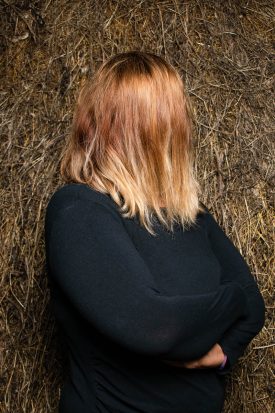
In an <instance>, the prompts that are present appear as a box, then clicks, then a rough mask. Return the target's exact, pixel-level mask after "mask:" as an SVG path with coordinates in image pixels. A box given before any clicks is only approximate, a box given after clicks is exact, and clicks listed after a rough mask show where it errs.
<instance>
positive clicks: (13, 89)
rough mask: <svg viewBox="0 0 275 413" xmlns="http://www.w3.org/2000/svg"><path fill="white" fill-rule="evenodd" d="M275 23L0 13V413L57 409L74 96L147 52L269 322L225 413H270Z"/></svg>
mask: <svg viewBox="0 0 275 413" xmlns="http://www.w3.org/2000/svg"><path fill="white" fill-rule="evenodd" d="M273 13H274V9H273V6H272V2H264V1H255V0H251V1H238V0H236V1H233V0H231V1H227V2H222V1H214V0H212V1H211V0H209V1H200V2H198V1H196V0H189V1H187V2H181V1H176V0H174V1H173V0H171V1H169V0H167V1H159V2H153V1H152V2H150V1H146V2H135V1H128V2H114V1H110V2H102V1H93V2H90V1H87V0H86V1H85V0H82V1H80V0H76V1H74V2H67V1H64V0H60V1H58V2H51V1H49V2H42V1H40V0H36V1H32V2H31V1H27V0H25V1H23V0H21V1H12V0H3V1H2V4H1V13H0V16H1V17H0V18H1V23H2V26H1V27H2V28H3V29H2V33H1V34H2V36H1V38H0V39H1V44H0V47H1V51H2V57H1V68H2V70H1V74H0V76H1V95H2V104H1V131H2V135H3V138H2V139H1V143H0V145H1V163H0V168H1V178H2V179H1V200H2V211H3V214H2V217H1V246H2V252H1V274H2V278H1V287H2V288H1V292H2V298H1V316H2V324H1V326H2V335H1V336H2V337H1V348H2V350H3V351H2V356H1V381H0V386H1V394H2V395H3V396H2V399H1V411H2V412H5V413H12V412H16V413H21V412H26V413H34V412H35V413H45V412H49V413H50V412H53V411H55V410H56V408H57V403H58V398H59V389H60V387H59V386H60V383H61V381H62V379H63V378H62V368H61V365H62V364H63V352H62V349H60V347H59V339H58V332H57V329H56V325H55V322H54V319H53V316H52V314H51V313H50V311H49V307H48V302H49V289H48V284H47V279H46V273H45V256H44V238H43V237H44V234H43V223H44V213H45V205H46V204H47V201H48V199H49V197H50V195H51V193H52V192H53V191H54V190H55V188H56V187H58V186H59V185H60V184H62V182H61V181H60V177H59V174H58V163H59V153H60V150H61V148H62V146H63V143H64V140H65V138H66V136H67V134H68V133H69V130H70V124H71V120H72V111H73V109H74V104H75V97H76V94H77V92H78V90H79V87H80V86H81V85H82V83H83V81H84V80H85V79H86V77H88V76H89V75H90V74H91V73H93V71H94V70H96V68H97V67H98V65H99V64H100V63H101V62H102V60H103V59H105V58H107V57H109V56H110V55H111V54H113V53H116V52H118V51H125V50H130V49H138V48H139V49H143V50H152V51H157V52H159V53H161V54H162V55H163V56H165V57H166V59H167V60H169V61H170V62H171V63H172V64H173V65H174V66H175V67H176V68H177V69H178V70H179V72H180V74H181V75H182V77H183V79H184V81H185V84H186V87H187V90H188V92H189V94H190V97H191V100H192V103H193V107H194V118H195V128H194V132H195V133H194V139H195V147H196V154H197V163H196V171H197V175H198V177H199V180H200V182H201V183H202V187H203V188H204V194H205V196H204V199H203V201H204V202H205V203H206V204H207V205H208V206H209V207H210V208H211V209H212V211H213V212H214V214H215V216H216V217H217V219H218V221H219V222H220V224H221V225H222V226H223V228H224V229H225V231H226V232H227V234H228V235H229V236H230V237H231V239H232V240H233V241H234V243H235V244H236V246H237V247H239V248H240V250H241V252H242V254H243V255H244V257H245V258H246V260H247V262H248V264H249V265H250V268H251V269H252V270H253V274H254V276H255V278H256V279H257V281H258V284H259V288H260V290H261V292H262V294H263V296H264V299H265V303H266V307H267V311H268V313H267V317H266V324H265V327H264V328H263V330H262V331H261V333H260V334H259V335H258V336H257V337H256V338H255V339H254V340H253V342H252V343H251V345H250V346H249V347H248V349H247V351H246V353H245V355H244V356H243V357H242V358H241V360H240V361H239V363H238V365H237V366H235V368H234V370H233V372H232V375H231V377H229V378H228V385H227V398H226V402H225V409H224V412H225V413H229V412H231V413H240V412H242V413H262V412H269V413H271V411H272V399H271V392H272V357H271V356H272V350H273V349H274V347H272V344H271V342H272V313H271V310H272V305H273V301H272V291H273V279H272V241H273V238H272V237H273V235H274V233H273V232H272V217H273V214H274V204H273V199H272V191H271V189H272V188H273V186H274V163H273V162H274V154H273V153H272V140H271V137H272V132H273V129H274V128H273V124H272V112H271V110H272V75H273V72H274V64H272V60H271V57H272V54H273V49H272V46H273V44H272V29H273V27H272V15H273ZM232 396H234V397H232Z"/></svg>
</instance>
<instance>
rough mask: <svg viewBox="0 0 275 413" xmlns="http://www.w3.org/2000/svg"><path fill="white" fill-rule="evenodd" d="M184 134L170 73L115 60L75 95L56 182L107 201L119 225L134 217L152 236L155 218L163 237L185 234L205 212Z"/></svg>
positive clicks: (130, 59) (156, 64) (159, 61)
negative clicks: (176, 229) (85, 188)
mask: <svg viewBox="0 0 275 413" xmlns="http://www.w3.org/2000/svg"><path fill="white" fill-rule="evenodd" d="M191 130H192V122H191V112H190V103H189V101H188V97H187V95H186V93H185V90H184V85H183V82H182V79H181V77H180V75H179V74H178V73H177V71H176V70H175V69H174V68H173V66H172V65H171V64H170V63H168V62H166V61H165V60H164V58H163V57H161V56H159V55H156V54H154V53H150V52H144V51H128V52H124V53H119V54H116V55H115V56H112V57H111V58H109V59H108V60H107V61H105V62H104V63H102V64H101V66H100V67H99V69H98V70H97V71H96V72H95V73H94V74H93V76H92V78H91V79H88V80H86V83H85V84H84V86H83V87H82V89H81V90H80V93H79V97H78V100H77V104H76V108H75V112H74V117H73V122H72V131H71V134H70V136H69V139H68V141H67V143H66V145H65V146H64V148H63V151H62V155H61V165H60V172H61V176H62V178H63V180H64V181H65V182H72V181H73V182H78V183H85V184H87V185H89V186H90V187H91V188H93V189H95V190H97V191H100V192H103V193H107V194H109V195H110V196H111V197H112V199H113V200H114V201H115V202H116V204H117V205H118V206H119V210H120V212H121V213H122V215H123V216H124V217H127V218H131V217H133V216H135V215H136V214H139V220H140V224H141V225H143V226H144V227H145V228H146V229H147V230H148V231H149V232H150V233H151V234H152V235H155V231H154V229H153V223H154V215H155V216H156V217H157V219H158V220H159V222H160V223H161V224H163V225H164V227H165V228H166V229H167V230H172V231H173V224H174V223H180V224H181V225H182V228H183V229H184V228H185V227H190V226H191V225H192V224H195V223H196V217H197V214H198V212H202V211H204V209H203V208H202V207H201V206H200V202H199V199H198V195H199V193H200V186H199V184H198V182H197V180H196V179H195V177H194V172H193V165H192V163H193V147H192V139H191ZM160 203H162V204H165V207H162V206H161V205H160Z"/></svg>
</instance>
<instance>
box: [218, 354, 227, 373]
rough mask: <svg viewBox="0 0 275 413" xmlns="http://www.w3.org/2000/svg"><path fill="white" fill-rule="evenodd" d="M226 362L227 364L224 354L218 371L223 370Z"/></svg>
mask: <svg viewBox="0 0 275 413" xmlns="http://www.w3.org/2000/svg"><path fill="white" fill-rule="evenodd" d="M226 362H227V355H226V354H225V355H224V359H223V362H222V364H221V365H220V366H219V368H218V370H222V369H223V368H224V366H225V364H226Z"/></svg>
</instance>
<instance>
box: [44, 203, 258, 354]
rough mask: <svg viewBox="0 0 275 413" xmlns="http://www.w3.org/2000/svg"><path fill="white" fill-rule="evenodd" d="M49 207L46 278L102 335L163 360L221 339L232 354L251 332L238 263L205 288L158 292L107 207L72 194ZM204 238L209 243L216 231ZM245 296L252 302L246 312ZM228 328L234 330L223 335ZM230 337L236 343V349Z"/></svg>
mask: <svg viewBox="0 0 275 413" xmlns="http://www.w3.org/2000/svg"><path fill="white" fill-rule="evenodd" d="M48 208H49V207H48ZM50 208H53V209H55V208H56V210H55V211H54V213H53V210H52V211H51V213H50V214H46V221H45V225H46V228H45V230H46V231H45V235H46V256H47V267H48V273H49V277H50V278H53V279H54V280H55V282H57V283H58V285H59V286H60V288H61V289H62V291H63V292H64V294H65V295H66V296H67V297H68V298H69V300H70V302H71V303H72V305H73V306H74V307H75V309H76V310H77V311H78V312H79V313H80V314H81V316H82V317H83V318H85V319H86V320H87V321H88V322H89V323H91V325H93V326H94V327H95V328H97V329H98V330H99V331H100V332H101V333H102V334H104V335H106V336H107V337H109V339H111V340H114V341H115V342H116V343H118V344H120V345H121V346H124V347H125V348H127V349H128V350H131V351H133V352H137V353H139V354H143V355H147V356H152V357H160V358H163V359H169V360H179V359H181V360H192V359H195V358H198V357H201V356H203V355H204V354H205V353H206V352H207V351H209V350H210V348H211V347H212V346H213V345H214V344H215V343H216V342H218V341H220V342H221V343H222V345H224V348H225V350H227V351H229V352H230V353H229V354H231V357H232V360H234V357H236V355H237V354H240V350H241V348H243V347H241V346H243V345H245V344H247V343H248V340H249V339H251V337H252V336H253V334H254V332H255V331H256V330H257V331H258V329H259V325H260V324H261V323H262V307H260V310H259V305H261V298H260V295H259V293H257V292H256V285H255V282H254V281H253V280H252V278H251V275H250V273H249V272H245V271H244V270H242V271H241V270H240V269H239V267H238V265H237V264H235V265H237V268H238V271H239V272H238V276H236V273H235V272H234V276H233V277H232V273H231V272H230V273H229V272H226V273H225V275H224V282H223V283H222V284H221V285H220V286H219V288H218V289H217V290H215V291H213V292H211V293H207V294H198V295H174V296H166V295H161V293H160V292H159V291H158V289H157V287H156V285H155V283H154V279H153V277H152V274H151V273H150V270H149V268H148V267H147V265H146V263H145V261H144V260H143V258H142V257H141V256H140V254H139V253H138V251H137V250H136V248H135V246H134V244H133V242H132V240H131V238H130V237H129V235H128V233H127V231H126V229H125V227H124V224H123V222H122V219H121V217H120V216H119V214H118V212H117V211H115V210H114V209H113V208H112V207H110V206H109V205H105V204H102V203H99V202H96V201H89V200H86V199H85V200H84V199H81V198H79V199H72V200H70V201H68V200H67V201H66V202H64V204H63V205H62V206H60V205H59V207H58V208H57V207H55V206H54V205H51V206H50ZM47 212H48V211H47ZM209 219H210V218H209ZM216 230H217V229H216ZM209 236H210V237H211V241H212V242H214V243H215V240H216V238H215V236H216V233H215V232H211V233H209ZM224 242H225V246H226V247H229V248H232V246H231V245H228V241H224ZM213 245H214V244H213ZM234 253H235V254H236V252H235V251H234ZM224 254H225V255H226V251H224ZM238 260H239V261H238V262H239V264H240V263H241V264H242V265H244V264H243V262H242V260H241V259H240V258H238ZM234 268H235V269H236V267H234ZM253 286H254V287H253ZM253 288H254V290H253ZM248 291H249V292H251V291H252V293H251V294H246V292H248ZM251 297H256V301H257V303H258V311H257V313H253V314H252V315H251V311H252V306H253V305H254V303H255V300H254V299H253V298H251ZM251 300H252V301H251ZM248 305H249V314H247V306H248ZM245 317H246V318H245ZM241 320H242V321H241ZM245 320H248V321H246V324H243V323H244V322H245ZM239 322H240V323H241V324H239ZM233 326H235V328H237V330H236V329H235V330H231V331H232V333H231V335H230V334H229V331H230V328H233ZM243 326H244V327H243ZM250 326H251V328H252V329H251V328H250V329H249V330H248V327H250ZM221 337H222V338H221ZM223 337H224V338H223ZM196 338H198V339H196ZM232 342H233V343H234V345H236V343H240V344H239V346H238V345H237V351H236V347H235V348H233V345H232ZM234 350H235V351H234Z"/></svg>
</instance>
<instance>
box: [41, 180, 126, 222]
mask: <svg viewBox="0 0 275 413" xmlns="http://www.w3.org/2000/svg"><path fill="white" fill-rule="evenodd" d="M98 204H100V205H101V206H103V207H105V208H107V209H109V210H112V211H114V210H117V211H118V206H117V204H116V203H115V202H114V200H113V199H112V198H111V197H110V196H109V195H108V194H107V193H104V192H100V191H97V190H96V189H94V188H92V187H90V186H89V185H87V184H84V183H75V182H73V183H67V184H65V185H62V186H61V187H59V188H57V189H55V191H54V192H53V193H52V195H51V196H50V199H49V201H48V204H47V207H46V211H47V212H46V213H47V215H49V214H50V215H51V214H56V213H57V212H58V211H61V210H64V209H66V208H69V207H71V206H77V205H88V206H89V208H92V207H93V206H96V205H98Z"/></svg>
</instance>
